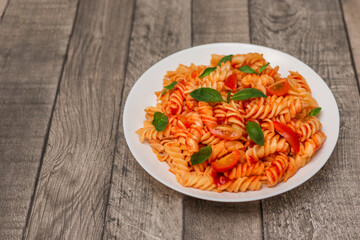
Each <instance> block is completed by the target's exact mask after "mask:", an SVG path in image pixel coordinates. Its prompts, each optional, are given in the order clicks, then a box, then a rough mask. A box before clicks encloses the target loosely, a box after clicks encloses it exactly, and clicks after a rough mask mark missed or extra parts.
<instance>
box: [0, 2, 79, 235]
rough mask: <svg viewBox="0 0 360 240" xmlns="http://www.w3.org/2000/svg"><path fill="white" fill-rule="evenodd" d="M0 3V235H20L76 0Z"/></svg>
mask: <svg viewBox="0 0 360 240" xmlns="http://www.w3.org/2000/svg"><path fill="white" fill-rule="evenodd" d="M6 4H7V1H3V0H0V16H2V17H1V21H0V43H1V44H0V116H1V117H0V193H1V194H0V239H20V238H21V236H22V233H23V228H24V227H25V224H26V216H27V213H28V209H29V206H30V201H31V196H32V193H33V190H34V185H35V181H36V176H37V173H38V168H39V164H40V158H41V155H42V149H43V146H44V139H45V136H46V132H47V126H48V123H49V119H50V115H51V110H52V106H53V103H54V98H55V94H56V88H57V84H58V81H59V79H60V75H61V69H62V65H63V61H64V58H65V54H66V48H67V44H68V41H69V37H70V33H71V29H72V26H73V21H74V17H75V10H76V1H67V0H56V1H53V2H51V3H50V2H44V1H39V0H29V1H18V0H11V2H10V3H9V5H8V6H7V8H6ZM5 8H6V14H5V15H3V11H4V10H5Z"/></svg>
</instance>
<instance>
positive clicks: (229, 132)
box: [209, 125, 242, 140]
mask: <svg viewBox="0 0 360 240" xmlns="http://www.w3.org/2000/svg"><path fill="white" fill-rule="evenodd" d="M209 129H210V132H211V133H212V134H213V135H214V136H216V137H218V138H221V139H225V140H235V139H239V138H240V137H241V135H242V131H241V130H238V129H236V128H233V127H230V126H228V125H219V126H216V127H215V128H209Z"/></svg>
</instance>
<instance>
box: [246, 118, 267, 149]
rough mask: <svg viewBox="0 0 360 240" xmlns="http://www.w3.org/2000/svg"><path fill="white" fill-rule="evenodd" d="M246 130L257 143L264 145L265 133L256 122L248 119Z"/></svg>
mask: <svg viewBox="0 0 360 240" xmlns="http://www.w3.org/2000/svg"><path fill="white" fill-rule="evenodd" d="M246 132H247V134H248V135H249V136H250V138H251V140H253V141H254V142H255V143H256V144H258V145H261V146H264V142H265V140H264V133H263V132H262V130H261V127H260V125H259V124H257V123H256V122H252V121H248V122H247V123H246Z"/></svg>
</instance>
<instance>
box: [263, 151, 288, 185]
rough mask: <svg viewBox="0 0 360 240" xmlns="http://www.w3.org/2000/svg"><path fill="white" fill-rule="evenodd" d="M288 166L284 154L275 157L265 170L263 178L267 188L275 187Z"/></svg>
mask: <svg viewBox="0 0 360 240" xmlns="http://www.w3.org/2000/svg"><path fill="white" fill-rule="evenodd" d="M288 166H289V160H288V157H287V156H286V155H285V154H283V153H280V154H279V155H278V156H276V157H275V160H274V161H273V162H272V163H271V165H270V167H269V168H268V169H266V170H265V176H266V179H267V182H268V186H269V187H272V186H275V185H276V184H277V183H278V182H279V181H281V179H282V177H283V175H284V174H285V172H286V170H287V168H288Z"/></svg>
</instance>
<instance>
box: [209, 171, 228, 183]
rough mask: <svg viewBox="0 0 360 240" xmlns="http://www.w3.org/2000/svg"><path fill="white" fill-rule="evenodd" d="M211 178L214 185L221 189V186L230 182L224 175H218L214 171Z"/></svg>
mask: <svg viewBox="0 0 360 240" xmlns="http://www.w3.org/2000/svg"><path fill="white" fill-rule="evenodd" d="M211 176H212V178H213V181H214V183H215V184H216V185H217V186H218V187H221V185H224V184H225V183H227V182H229V181H230V180H229V178H227V177H225V176H223V174H222V173H218V172H216V171H214V170H213V171H212V172H211Z"/></svg>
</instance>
